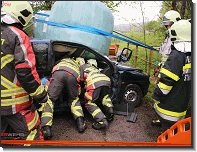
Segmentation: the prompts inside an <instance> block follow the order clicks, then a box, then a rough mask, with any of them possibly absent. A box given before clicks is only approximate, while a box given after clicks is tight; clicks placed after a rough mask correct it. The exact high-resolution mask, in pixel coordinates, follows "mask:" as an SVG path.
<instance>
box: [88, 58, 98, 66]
mask: <svg viewBox="0 0 197 152" xmlns="http://www.w3.org/2000/svg"><path fill="white" fill-rule="evenodd" d="M87 64H89V65H91V66H95V67H97V62H96V60H95V59H89V60H87Z"/></svg>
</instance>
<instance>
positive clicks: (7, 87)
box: [1, 1, 48, 146]
mask: <svg viewBox="0 0 197 152" xmlns="http://www.w3.org/2000/svg"><path fill="white" fill-rule="evenodd" d="M1 11H2V12H1V14H3V15H1V133H4V132H5V131H6V129H7V127H8V126H10V127H11V128H12V130H13V131H14V132H15V133H16V134H20V135H21V138H22V140H43V139H44V138H43V136H42V133H41V125H40V118H39V114H38V112H37V110H36V107H35V106H34V104H33V101H36V102H38V103H44V102H46V101H47V100H48V95H47V92H46V91H45V88H44V86H43V85H42V83H41V82H40V79H39V75H38V73H37V71H36V67H35V55H34V52H33V50H32V47H31V43H30V40H29V37H28V36H27V35H26V33H25V32H23V30H22V28H23V27H24V26H25V25H27V24H28V22H29V20H30V19H31V18H32V16H33V11H32V8H31V6H30V4H29V3H28V2H26V1H20V2H19V1H4V3H3V7H2V9H1ZM24 146H30V145H28V144H24Z"/></svg>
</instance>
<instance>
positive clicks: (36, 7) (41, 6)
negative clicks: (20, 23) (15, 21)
mask: <svg viewBox="0 0 197 152" xmlns="http://www.w3.org/2000/svg"><path fill="white" fill-rule="evenodd" d="M29 2H30V4H31V5H32V8H33V11H35V12H38V11H40V10H51V8H52V6H53V4H54V3H55V2H56V1H29ZM101 2H102V3H104V4H105V5H106V6H107V7H108V8H109V9H110V10H111V11H112V12H118V10H117V7H119V6H120V5H121V4H123V2H122V1H101ZM125 3H126V2H125Z"/></svg>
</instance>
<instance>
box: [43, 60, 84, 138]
mask: <svg viewBox="0 0 197 152" xmlns="http://www.w3.org/2000/svg"><path fill="white" fill-rule="evenodd" d="M79 81H80V70H79V65H78V64H77V63H76V62H75V60H74V59H70V58H64V59H62V60H61V61H60V62H59V63H58V64H57V65H55V66H54V67H53V70H52V77H51V78H50V80H49V82H48V83H47V92H48V94H49V100H48V101H47V103H45V104H46V105H45V108H44V109H43V110H42V116H41V125H42V132H43V135H44V138H45V139H49V138H51V137H52V133H51V126H52V120H53V109H54V104H55V102H56V100H57V99H58V97H59V96H60V94H61V92H62V90H63V88H66V91H67V92H68V101H69V103H68V105H69V107H70V109H71V113H72V114H73V118H74V120H75V121H76V123H77V130H78V132H80V133H82V132H84V131H85V129H86V128H87V127H86V124H85V122H84V114H83V110H82V107H81V103H80V100H79V97H78V96H79V95H80V92H81V88H80V85H79V84H78V83H79Z"/></svg>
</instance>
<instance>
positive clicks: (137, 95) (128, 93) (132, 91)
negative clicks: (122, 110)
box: [123, 84, 142, 107]
mask: <svg viewBox="0 0 197 152" xmlns="http://www.w3.org/2000/svg"><path fill="white" fill-rule="evenodd" d="M123 101H124V102H135V107H137V106H139V105H140V104H141V101H142V91H141V89H140V87H139V86H138V85H136V84H128V85H127V86H126V88H125V91H124V94H123Z"/></svg>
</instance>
